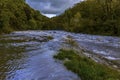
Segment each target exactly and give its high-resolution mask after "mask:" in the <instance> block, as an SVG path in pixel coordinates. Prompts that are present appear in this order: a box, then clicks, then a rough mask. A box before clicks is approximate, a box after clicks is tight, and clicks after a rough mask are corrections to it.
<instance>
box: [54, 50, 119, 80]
mask: <svg viewBox="0 0 120 80" xmlns="http://www.w3.org/2000/svg"><path fill="white" fill-rule="evenodd" d="M54 58H56V59H59V60H62V61H63V62H64V65H65V66H66V67H67V69H68V70H71V71H72V72H74V73H77V74H78V76H80V78H81V80H120V72H118V71H117V70H114V69H112V68H110V67H108V66H105V65H102V64H99V63H96V62H94V61H93V60H91V59H89V58H87V57H85V56H79V55H78V54H77V53H76V52H75V51H73V50H63V49H61V50H60V52H59V53H58V54H57V55H55V56H54Z"/></svg>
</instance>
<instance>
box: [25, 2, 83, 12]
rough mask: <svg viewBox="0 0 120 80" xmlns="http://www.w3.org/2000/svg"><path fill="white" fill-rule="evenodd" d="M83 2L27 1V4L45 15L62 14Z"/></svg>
mask: <svg viewBox="0 0 120 80" xmlns="http://www.w3.org/2000/svg"><path fill="white" fill-rule="evenodd" d="M80 1H81V0H26V2H27V3H28V4H29V5H30V6H31V7H33V8H34V9H36V10H40V11H41V13H43V14H60V13H62V12H63V11H64V10H66V9H67V8H69V7H71V6H73V5H74V4H75V3H78V2H80Z"/></svg>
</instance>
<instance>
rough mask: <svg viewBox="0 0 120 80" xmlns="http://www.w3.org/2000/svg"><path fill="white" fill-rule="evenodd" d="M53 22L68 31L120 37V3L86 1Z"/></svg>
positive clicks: (99, 0) (109, 0) (113, 1)
mask: <svg viewBox="0 0 120 80" xmlns="http://www.w3.org/2000/svg"><path fill="white" fill-rule="evenodd" d="M53 21H54V22H56V23H60V24H62V25H60V26H59V24H57V26H58V27H60V28H62V29H64V30H67V31H72V32H81V33H89V34H101V35H114V36H120V22H119V21H120V1H119V0H84V1H82V2H80V3H78V4H76V5H75V6H74V7H73V8H70V9H68V10H66V11H65V13H63V14H62V15H60V16H58V17H55V18H53Z"/></svg>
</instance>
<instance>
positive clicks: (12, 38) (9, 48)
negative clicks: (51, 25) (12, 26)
mask: <svg viewBox="0 0 120 80" xmlns="http://www.w3.org/2000/svg"><path fill="white" fill-rule="evenodd" d="M68 35H70V36H72V38H73V39H74V40H76V41H77V42H78V44H79V45H80V46H82V47H84V48H85V49H87V50H89V51H92V52H94V53H96V54H99V55H102V56H104V57H105V58H108V59H112V60H113V59H114V60H118V62H119V61H120V38H117V37H107V36H95V35H86V34H75V33H69V32H64V31H19V32H13V33H11V34H8V35H2V36H0V80H80V79H79V77H78V76H77V75H75V74H74V73H72V72H70V71H68V70H66V68H65V67H64V66H63V65H62V64H60V63H57V62H55V60H54V59H53V55H54V54H55V53H57V51H58V50H59V49H60V48H61V47H62V44H63V43H64V39H66V38H67V36H68ZM51 37H53V39H52V38H51Z"/></svg>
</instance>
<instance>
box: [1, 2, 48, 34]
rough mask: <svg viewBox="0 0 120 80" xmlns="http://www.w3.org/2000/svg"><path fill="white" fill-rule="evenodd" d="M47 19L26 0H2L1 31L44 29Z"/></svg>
mask: <svg viewBox="0 0 120 80" xmlns="http://www.w3.org/2000/svg"><path fill="white" fill-rule="evenodd" d="M47 20H48V18H46V17H45V16H43V15H41V14H40V12H39V11H36V10H33V9H32V8H30V7H29V5H27V4H26V3H25V0H0V33H8V32H11V31H14V30H28V29H32V30H34V29H42V28H43V25H44V24H45V22H46V21H47Z"/></svg>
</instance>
